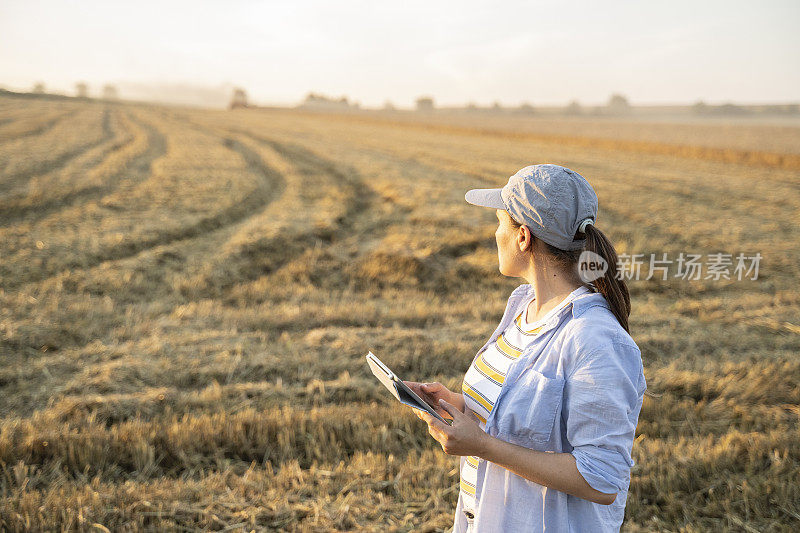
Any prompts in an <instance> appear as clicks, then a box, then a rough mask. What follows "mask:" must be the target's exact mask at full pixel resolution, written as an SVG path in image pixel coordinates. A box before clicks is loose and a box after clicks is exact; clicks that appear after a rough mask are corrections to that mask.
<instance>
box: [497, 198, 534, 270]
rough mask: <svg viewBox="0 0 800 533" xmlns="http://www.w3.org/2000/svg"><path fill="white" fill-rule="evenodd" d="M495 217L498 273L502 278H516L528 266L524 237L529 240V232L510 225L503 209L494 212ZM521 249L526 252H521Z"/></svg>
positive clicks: (523, 227)
mask: <svg viewBox="0 0 800 533" xmlns="http://www.w3.org/2000/svg"><path fill="white" fill-rule="evenodd" d="M495 214H496V215H497V222H498V225H497V231H495V232H494V238H495V240H496V241H497V259H498V262H499V269H500V273H501V274H503V275H504V276H511V277H518V276H520V275H521V273H522V271H523V270H524V269H525V267H526V266H527V265H528V260H529V258H528V257H527V255H528V254H529V253H530V252H528V251H527V245H528V243H527V242H526V240H525V239H526V235H528V237H527V238H528V239H530V237H529V235H530V231H527V232H526V231H525V230H526V229H527V228H525V226H522V227H520V228H515V227H514V226H512V225H511V217H510V216H509V214H508V212H506V211H505V210H504V209H497V210H495ZM522 248H525V249H526V251H525V252H523V251H522Z"/></svg>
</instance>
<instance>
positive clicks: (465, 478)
mask: <svg viewBox="0 0 800 533" xmlns="http://www.w3.org/2000/svg"><path fill="white" fill-rule="evenodd" d="M587 290H588V289H587V288H586V287H585V286H581V287H579V288H577V289H575V290H574V291H573V292H572V293H570V295H569V296H567V297H566V298H564V300H563V301H562V302H561V303H559V304H558V305H557V306H556V307H555V308H553V309H551V310H550V311H549V312H548V313H547V314H546V315H545V316H544V317H543V318H542V319H540V320H537V321H536V322H528V321H527V320H526V316H527V309H528V304H529V303H530V302H532V301H533V298H531V299H530V300H528V301H527V302H526V303H525V305H523V306H522V311H520V313H519V314H518V315H517V316H516V318H515V319H514V320H512V321H511V323H510V324H509V325H508V327H506V329H505V331H504V332H503V333H502V334H500V336H499V337H497V339H495V341H494V342H492V343H491V344H489V346H487V347H486V350H484V351H483V352H482V353H481V354H480V355H479V356H478V357H477V358H475V360H474V361H473V363H472V365H471V366H470V367H469V370H467V373H466V375H465V376H464V381H463V382H462V384H461V392H462V393H463V394H464V403H465V404H466V407H467V413H470V414H472V415H473V416H474V417H475V418H476V419H477V421H478V425H479V426H480V428H481V429H483V430H485V428H486V419H487V418H488V417H489V413H491V412H492V408H493V407H494V403H495V401H496V400H497V397H498V395H499V394H500V389H501V388H502V386H503V381H504V380H505V377H506V372H507V371H508V367H509V365H510V364H511V363H512V362H513V361H514V360H515V359H517V358H518V357H519V356H520V354H521V353H522V351H523V350H524V349H525V347H526V346H527V345H528V344H529V343H530V342H531V341H532V340H533V339H534V338H535V337H536V336H537V335H538V334H539V332H540V331H541V330H542V328H543V327H544V325H545V324H546V323H547V322H548V321H549V320H550V318H552V317H553V315H555V314H556V313H558V312H560V311H561V310H562V309H564V307H565V306H567V305H569V302H570V301H571V300H572V299H573V298H575V297H576V296H578V295H579V294H581V293H583V292H585V291H587ZM482 461H483V459H481V458H479V457H475V456H468V457H466V458H465V460H464V461H463V464H462V467H461V483H460V493H461V497H462V498H463V500H464V509H465V510H468V511H474V509H475V507H476V505H475V493H476V488H477V486H478V471H479V469H480V466H481V462H482Z"/></svg>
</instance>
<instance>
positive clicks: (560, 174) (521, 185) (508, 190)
mask: <svg viewBox="0 0 800 533" xmlns="http://www.w3.org/2000/svg"><path fill="white" fill-rule="evenodd" d="M464 198H465V199H466V200H467V202H469V203H471V204H473V205H479V206H483V207H492V208H494V209H505V210H506V211H507V212H508V214H509V215H510V216H511V218H513V219H514V220H516V221H517V222H518V223H520V224H523V225H525V226H528V228H529V229H530V230H531V233H533V234H534V235H535V236H536V237H537V238H539V239H542V240H543V241H544V242H546V243H547V244H550V245H553V246H555V247H556V248H558V249H560V250H580V249H582V248H583V247H584V246H585V245H586V239H581V240H577V241H576V240H573V239H574V238H575V233H576V232H577V231H578V230H579V229H580V230H581V231H583V230H584V229H585V227H586V224H594V222H595V220H597V195H596V194H595V192H594V189H592V186H591V185H589V182H588V181H586V178H584V177H583V176H581V175H580V174H578V173H577V172H575V171H573V170H570V169H568V168H565V167H560V166H558V165H531V166H527V167H525V168H523V169H520V170H519V171H518V172H517V173H516V174H514V175H513V176H511V177H510V178H509V179H508V183H507V184H506V185H505V187H503V188H502V189H472V190H471V191H468V192H467V194H466V195H465V197H464Z"/></svg>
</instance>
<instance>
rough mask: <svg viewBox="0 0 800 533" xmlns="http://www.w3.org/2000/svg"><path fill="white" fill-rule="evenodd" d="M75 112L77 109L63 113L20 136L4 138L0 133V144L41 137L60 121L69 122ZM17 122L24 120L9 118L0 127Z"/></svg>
mask: <svg viewBox="0 0 800 533" xmlns="http://www.w3.org/2000/svg"><path fill="white" fill-rule="evenodd" d="M77 112H78V110H77V109H73V110H71V111H66V112H64V113H61V114H60V115H58V116H55V117H53V118H51V119H50V120H47V121H45V122H44V123H43V124H41V125H39V126H35V127H34V129H32V130H29V131H26V132H24V133H20V134H17V135H14V136H13V137H9V138H4V136H3V133H2V132H0V144H2V143H5V142H9V141H16V140H19V139H24V138H25V137H35V136H36V135H42V134H43V133H46V132H47V131H49V130H51V129H53V128H54V127H56V125H57V124H58V123H59V122H61V121H62V120H69V119H70V118H72V117H73V116H74V115H75V114H76V113H77ZM18 120H24V119H19V118H9V119H7V120H4V121H3V122H2V123H0V125H2V126H5V125H6V124H7V123H13V122H16V121H18Z"/></svg>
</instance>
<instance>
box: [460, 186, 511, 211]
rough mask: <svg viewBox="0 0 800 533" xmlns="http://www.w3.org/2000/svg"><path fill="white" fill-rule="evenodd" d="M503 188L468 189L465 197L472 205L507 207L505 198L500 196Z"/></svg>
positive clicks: (494, 207) (495, 207)
mask: <svg viewBox="0 0 800 533" xmlns="http://www.w3.org/2000/svg"><path fill="white" fill-rule="evenodd" d="M502 190H503V189H472V190H471V191H467V194H465V195H464V199H465V200H466V201H467V202H469V203H471V204H472V205H479V206H481V207H491V208H493V209H505V208H506V206H505V204H503V198H502V197H501V196H500V191H502Z"/></svg>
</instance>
